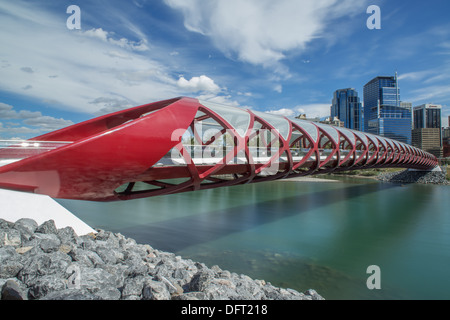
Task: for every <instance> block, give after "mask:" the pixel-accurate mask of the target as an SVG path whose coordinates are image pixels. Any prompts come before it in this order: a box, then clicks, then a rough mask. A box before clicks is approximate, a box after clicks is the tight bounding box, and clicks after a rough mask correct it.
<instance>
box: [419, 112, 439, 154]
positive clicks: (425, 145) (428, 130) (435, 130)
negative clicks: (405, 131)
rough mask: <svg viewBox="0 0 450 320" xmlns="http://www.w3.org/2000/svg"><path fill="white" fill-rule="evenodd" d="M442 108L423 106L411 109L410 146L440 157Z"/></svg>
mask: <svg viewBox="0 0 450 320" xmlns="http://www.w3.org/2000/svg"><path fill="white" fill-rule="evenodd" d="M441 109H442V106H440V105H434V104H423V105H420V106H417V107H414V109H413V123H414V128H413V130H412V145H413V146H415V147H418V148H421V149H422V150H424V151H427V152H429V153H431V154H434V155H435V156H436V157H438V158H439V157H442V129H441Z"/></svg>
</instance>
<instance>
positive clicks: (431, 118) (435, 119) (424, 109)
mask: <svg viewBox="0 0 450 320" xmlns="http://www.w3.org/2000/svg"><path fill="white" fill-rule="evenodd" d="M441 110H442V106H441V105H438V104H423V105H420V106H417V107H414V118H413V119H414V129H423V128H439V129H440V128H441V127H442V126H441Z"/></svg>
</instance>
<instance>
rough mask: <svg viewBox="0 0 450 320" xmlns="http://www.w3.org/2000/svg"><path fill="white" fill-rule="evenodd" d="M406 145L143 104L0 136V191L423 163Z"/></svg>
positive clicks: (97, 196)
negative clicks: (10, 137)
mask: <svg viewBox="0 0 450 320" xmlns="http://www.w3.org/2000/svg"><path fill="white" fill-rule="evenodd" d="M437 164H438V162H437V159H436V158H435V157H434V156H433V155H431V154H429V153H426V152H424V151H422V150H420V149H418V148H415V147H412V146H410V145H407V144H405V143H401V142H398V141H395V140H391V139H387V138H384V137H380V136H375V135H372V134H368V133H363V132H359V131H354V130H349V129H345V128H338V127H333V126H329V125H325V124H320V123H315V122H310V121H304V120H290V119H287V118H285V117H282V116H277V115H272V114H268V113H262V112H257V111H252V110H243V109H240V108H236V107H230V106H223V105H219V104H215V103H211V102H205V101H199V100H197V99H194V98H187V97H178V98H175V99H170V100H164V101H159V102H155V103H150V104H146V105H142V106H138V107H134V108H130V109H126V110H123V111H118V112H115V113H111V114H108V115H104V116H100V117H97V118H94V119H91V120H88V121H85V122H82V123H79V124H75V125H72V126H69V127H66V128H63V129H60V130H57V131H54V132H50V133H47V134H44V135H42V136H39V137H36V138H32V139H29V140H26V141H3V145H2V146H1V148H0V188H5V189H12V190H19V191H25V192H34V193H38V194H45V195H49V196H51V197H54V198H66V199H80V200H91V201H114V200H129V199H136V198H143V197H150V196H157V195H164V194H173V193H178V192H186V191H194V190H201V189H208V188H216V187H223V186H232V185H238V184H246V183H254V182H262V181H271V180H276V179H283V178H291V177H299V176H307V175H315V174H324V173H330V172H336V171H347V170H355V169H368V168H388V167H402V168H413V169H419V170H430V169H432V168H434V167H435V166H436V165H437Z"/></svg>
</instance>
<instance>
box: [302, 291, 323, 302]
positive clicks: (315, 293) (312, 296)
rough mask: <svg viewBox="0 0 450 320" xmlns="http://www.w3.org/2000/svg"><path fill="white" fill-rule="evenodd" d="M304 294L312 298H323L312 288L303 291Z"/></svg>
mask: <svg viewBox="0 0 450 320" xmlns="http://www.w3.org/2000/svg"><path fill="white" fill-rule="evenodd" d="M305 295H306V296H308V297H311V299H312V300H325V299H324V298H323V297H322V296H321V295H320V294H318V293H317V292H316V290H313V289H309V290H307V291H305Z"/></svg>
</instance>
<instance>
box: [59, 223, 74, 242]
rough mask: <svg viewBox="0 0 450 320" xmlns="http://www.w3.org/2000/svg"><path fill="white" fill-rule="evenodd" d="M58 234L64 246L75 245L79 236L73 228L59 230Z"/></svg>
mask: <svg viewBox="0 0 450 320" xmlns="http://www.w3.org/2000/svg"><path fill="white" fill-rule="evenodd" d="M56 234H57V236H58V238H59V240H60V241H61V243H62V244H68V243H73V242H74V241H75V239H76V238H77V234H76V233H75V231H74V230H73V228H71V227H65V228H61V229H58V231H57V233H56Z"/></svg>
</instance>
